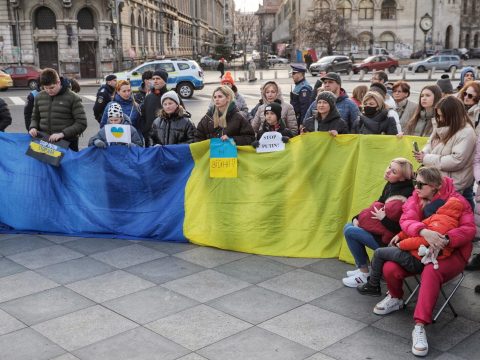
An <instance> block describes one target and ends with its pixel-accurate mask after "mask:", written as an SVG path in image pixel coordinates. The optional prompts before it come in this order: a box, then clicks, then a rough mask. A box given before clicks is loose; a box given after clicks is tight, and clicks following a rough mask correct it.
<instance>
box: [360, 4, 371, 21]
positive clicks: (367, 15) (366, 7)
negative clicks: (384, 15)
mask: <svg viewBox="0 0 480 360" xmlns="http://www.w3.org/2000/svg"><path fill="white" fill-rule="evenodd" d="M358 18H359V19H362V20H369V19H373V2H372V0H362V1H361V2H360V5H359V6H358Z"/></svg>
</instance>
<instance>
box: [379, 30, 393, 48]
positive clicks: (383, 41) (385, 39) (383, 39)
mask: <svg viewBox="0 0 480 360" xmlns="http://www.w3.org/2000/svg"><path fill="white" fill-rule="evenodd" d="M380 46H381V47H383V48H385V49H387V50H393V49H394V47H395V36H394V35H393V34H392V33H383V34H382V35H380Z"/></svg>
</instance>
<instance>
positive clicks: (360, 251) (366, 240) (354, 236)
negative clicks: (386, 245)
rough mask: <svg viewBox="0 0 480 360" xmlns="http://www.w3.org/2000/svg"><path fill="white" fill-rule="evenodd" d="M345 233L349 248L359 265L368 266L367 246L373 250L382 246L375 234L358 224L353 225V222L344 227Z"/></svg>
mask: <svg viewBox="0 0 480 360" xmlns="http://www.w3.org/2000/svg"><path fill="white" fill-rule="evenodd" d="M343 235H345V239H346V240H347V245H348V248H349V249H350V252H351V253H352V255H353V258H354V259H355V264H356V265H357V267H359V268H361V267H364V266H367V265H368V254H367V250H366V249H365V246H366V247H369V248H370V249H372V250H376V249H378V248H379V247H380V245H378V243H377V242H376V241H375V238H374V237H373V235H372V234H370V233H369V232H368V231H366V230H363V229H362V228H360V227H358V226H353V224H352V223H348V224H347V225H345V227H344V228H343Z"/></svg>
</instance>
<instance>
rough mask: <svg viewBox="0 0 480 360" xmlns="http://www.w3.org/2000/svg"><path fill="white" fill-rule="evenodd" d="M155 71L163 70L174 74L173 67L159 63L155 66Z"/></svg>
mask: <svg viewBox="0 0 480 360" xmlns="http://www.w3.org/2000/svg"><path fill="white" fill-rule="evenodd" d="M155 68H156V69H162V70H165V71H166V72H174V71H175V66H173V64H172V63H161V64H157V65H156V66H155Z"/></svg>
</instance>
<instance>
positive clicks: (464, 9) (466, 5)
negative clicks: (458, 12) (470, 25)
mask: <svg viewBox="0 0 480 360" xmlns="http://www.w3.org/2000/svg"><path fill="white" fill-rule="evenodd" d="M474 2H475V0H474ZM463 14H464V15H469V14H468V0H463Z"/></svg>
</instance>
